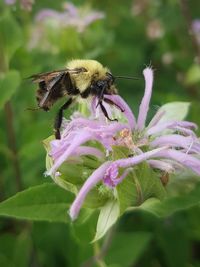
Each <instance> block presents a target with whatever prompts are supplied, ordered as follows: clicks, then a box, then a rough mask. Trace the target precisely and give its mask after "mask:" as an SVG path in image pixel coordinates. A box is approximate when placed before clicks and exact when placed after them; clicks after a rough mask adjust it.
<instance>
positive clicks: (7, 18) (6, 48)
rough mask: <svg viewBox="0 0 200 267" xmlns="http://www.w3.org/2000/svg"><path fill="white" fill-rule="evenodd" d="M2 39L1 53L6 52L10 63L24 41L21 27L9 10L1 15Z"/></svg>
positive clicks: (0, 30) (0, 44)
mask: <svg viewBox="0 0 200 267" xmlns="http://www.w3.org/2000/svg"><path fill="white" fill-rule="evenodd" d="M0 40H1V43H0V49H1V51H0V54H1V53H4V56H5V57H6V58H5V60H6V62H7V65H8V62H9V61H10V59H11V58H12V56H13V54H14V53H15V51H16V50H17V49H18V48H19V47H20V45H21V44H22V43H23V36H22V32H21V29H20V27H19V25H18V23H17V21H16V20H15V19H14V17H13V16H12V14H11V13H10V12H8V11H7V12H5V13H4V14H3V16H1V17H0Z"/></svg>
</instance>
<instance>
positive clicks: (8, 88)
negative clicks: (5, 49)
mask: <svg viewBox="0 0 200 267" xmlns="http://www.w3.org/2000/svg"><path fill="white" fill-rule="evenodd" d="M20 80H21V79H20V74H19V72H18V71H16V70H10V71H8V72H7V73H5V74H4V75H2V76H1V77H0V90H1V97H0V109H1V108H2V107H3V106H4V104H5V103H6V102H7V101H8V100H9V99H10V98H11V97H12V95H13V94H14V93H15V91H16V89H17V88H18V86H19V84H20Z"/></svg>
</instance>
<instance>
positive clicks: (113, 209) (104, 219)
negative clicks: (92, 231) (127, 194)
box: [93, 200, 119, 242]
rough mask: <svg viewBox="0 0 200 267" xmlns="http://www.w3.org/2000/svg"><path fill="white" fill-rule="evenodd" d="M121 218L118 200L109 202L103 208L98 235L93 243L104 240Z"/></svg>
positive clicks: (99, 219) (98, 224)
mask: <svg viewBox="0 0 200 267" xmlns="http://www.w3.org/2000/svg"><path fill="white" fill-rule="evenodd" d="M118 217H119V205H118V202H117V200H112V201H108V202H107V203H106V205H105V206H103V207H102V208H101V211H100V214H99V218H98V222H97V229H96V235H95V237H94V240H93V242H96V241H97V240H99V239H100V238H102V237H103V236H104V235H105V234H106V232H107V231H108V230H109V229H110V228H111V227H112V226H113V224H114V223H115V222H116V221H117V219H118Z"/></svg>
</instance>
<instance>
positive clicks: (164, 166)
mask: <svg viewBox="0 0 200 267" xmlns="http://www.w3.org/2000/svg"><path fill="white" fill-rule="evenodd" d="M147 162H148V164H149V165H150V166H151V167H152V168H155V169H159V170H161V171H164V172H167V173H172V172H174V170H175V168H174V167H173V165H172V164H171V163H169V162H165V161H162V160H156V159H149V160H148V161H147Z"/></svg>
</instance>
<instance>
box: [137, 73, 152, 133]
mask: <svg viewBox="0 0 200 267" xmlns="http://www.w3.org/2000/svg"><path fill="white" fill-rule="evenodd" d="M143 74H144V78H145V92H144V96H143V98H142V101H141V104H140V108H139V115H138V120H137V128H138V129H139V130H142V129H143V128H144V127H145V122H146V118H147V113H148V110H149V103H150V100H151V94H152V86H153V70H152V69H151V68H146V69H144V71H143Z"/></svg>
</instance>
